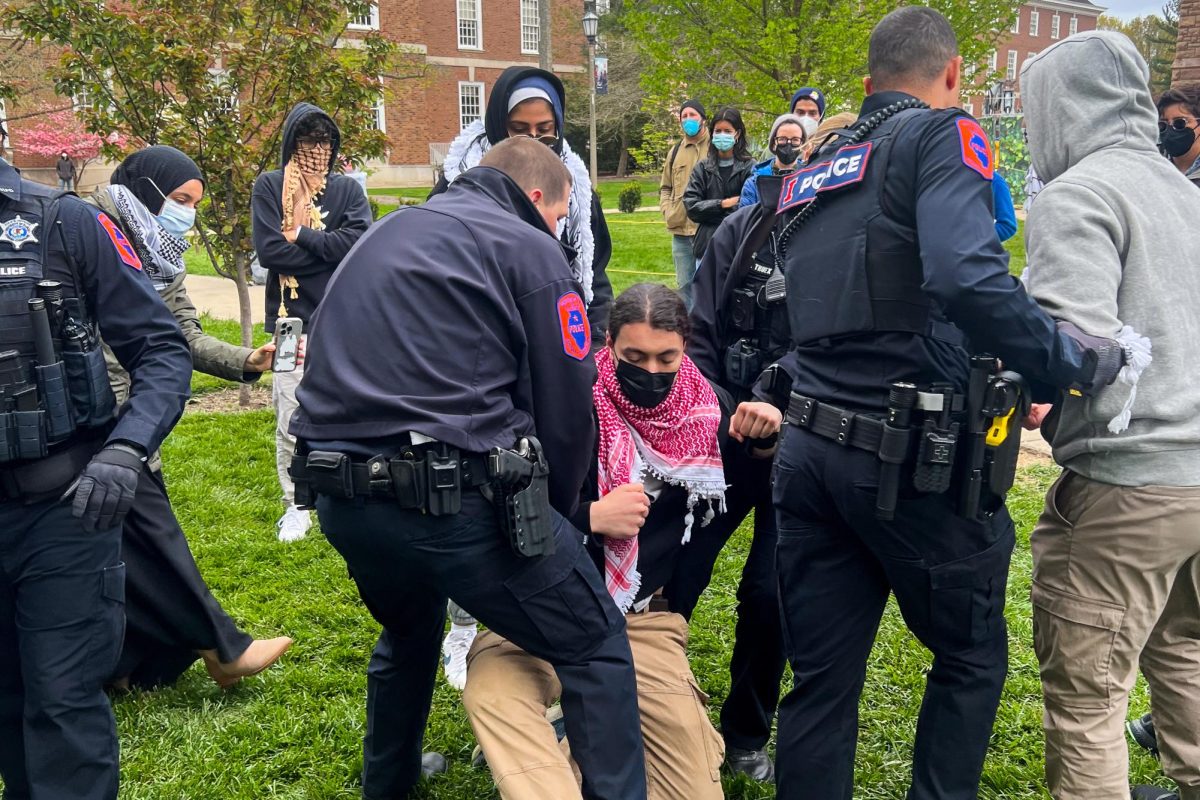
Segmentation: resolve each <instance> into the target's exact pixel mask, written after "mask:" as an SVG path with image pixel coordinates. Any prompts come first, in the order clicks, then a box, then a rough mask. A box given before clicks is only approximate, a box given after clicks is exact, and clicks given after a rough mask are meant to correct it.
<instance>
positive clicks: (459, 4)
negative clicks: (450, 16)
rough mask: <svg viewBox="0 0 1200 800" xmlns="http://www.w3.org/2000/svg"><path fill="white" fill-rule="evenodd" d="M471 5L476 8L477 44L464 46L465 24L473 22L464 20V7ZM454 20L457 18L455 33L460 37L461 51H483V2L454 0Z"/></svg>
mask: <svg viewBox="0 0 1200 800" xmlns="http://www.w3.org/2000/svg"><path fill="white" fill-rule="evenodd" d="M464 4H471V5H474V6H475V20H474V22H475V43H474V44H463V23H464V22H467V23H469V22H471V20H464V19H463V16H462V11H463V5H464ZM454 18H455V22H456V25H455V33H456V35H457V36H458V49H459V50H482V49H483V0H454Z"/></svg>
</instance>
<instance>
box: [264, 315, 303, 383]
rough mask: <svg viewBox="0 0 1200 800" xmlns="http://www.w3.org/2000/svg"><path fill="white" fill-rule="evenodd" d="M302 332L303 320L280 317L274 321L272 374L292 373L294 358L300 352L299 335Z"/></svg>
mask: <svg viewBox="0 0 1200 800" xmlns="http://www.w3.org/2000/svg"><path fill="white" fill-rule="evenodd" d="M303 332H304V320H302V319H300V318H298V317H280V318H279V319H277V320H275V360H274V362H273V363H272V364H271V369H272V370H273V371H274V372H294V371H295V370H296V357H297V354H298V353H299V351H300V334H301V333H303Z"/></svg>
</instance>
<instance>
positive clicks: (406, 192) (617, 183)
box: [369, 175, 658, 211]
mask: <svg viewBox="0 0 1200 800" xmlns="http://www.w3.org/2000/svg"><path fill="white" fill-rule="evenodd" d="M629 181H637V182H638V183H640V184H641V186H642V205H644V206H656V205H658V176H657V175H654V176H645V175H636V176H630V177H628V178H601V179H600V185H599V188H598V191H599V192H600V202H601V205H602V206H603V207H604V208H605V209H606V210H607V209H610V208H611V209H613V210H614V211H615V210H616V208H617V195H619V194H620V193H621V187H622V186H624V185H625V184H626V183H628V182H629ZM369 193H370V194H371V195H387V196H390V197H403V198H405V199H408V200H424V199H425V196H426V195H428V194H429V189H428V188H427V187H415V188H414V187H407V188H403V189H376V188H374V187H372V188H371V189H370V191H369Z"/></svg>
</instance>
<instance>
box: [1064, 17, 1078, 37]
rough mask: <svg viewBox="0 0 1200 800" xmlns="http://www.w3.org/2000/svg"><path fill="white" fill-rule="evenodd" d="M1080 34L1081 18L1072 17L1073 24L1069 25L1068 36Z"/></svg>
mask: <svg viewBox="0 0 1200 800" xmlns="http://www.w3.org/2000/svg"><path fill="white" fill-rule="evenodd" d="M1077 33H1079V18H1078V17H1071V22H1070V23H1069V24H1068V25H1067V35H1068V36H1074V35H1075V34H1077Z"/></svg>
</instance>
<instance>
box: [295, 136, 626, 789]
mask: <svg viewBox="0 0 1200 800" xmlns="http://www.w3.org/2000/svg"><path fill="white" fill-rule="evenodd" d="M569 184H570V173H569V172H568V171H567V169H566V168H565V167H564V166H563V164H562V161H561V160H560V159H559V158H558V156H557V155H556V154H555V153H554V152H553V151H552V150H551V149H550V148H548V147H546V146H544V145H542V144H540V143H539V142H537V141H534V140H533V139H530V138H527V137H514V138H512V139H508V140H505V141H502V142H499V143H497V144H496V145H495V146H494V147H492V148H491V149H490V150H489V151H488V153H487V154H486V155H485V156H484V157H483V158H482V160H481V161H480V165H479V166H478V167H476V168H474V169H471V170H469V171H467V172H465V173H464V174H463V175H461V176H460V177H459V178H458V179H457V180H456V181H454V183H452V184H451V185H450V187H449V188H448V189H447V190H446V191H445V192H444V193H442V194H440V195H438V196H436V197H434V198H432V199H431V200H430V201H429V202H428V203H426V205H425V206H422V207H420V208H414V209H408V210H405V211H402V212H400V213H398V214H393V215H391V216H389V217H388V218H387V219H386V220H385V221H383V222H382V223H380V224H379V225H377V226H375V227H374V228H372V229H371V230H370V231H368V232H367V234H366V235H365V236H364V237H363V238H362V239H361V240H360V242H359V243H358V245H356V246H355V248H354V249H353V250H352V251H351V252H350V254H349V255H348V256H347V257H346V260H345V261H344V262H343V263H342V266H341V268H340V269H339V271H338V273H337V275H335V276H334V278H333V280H332V282H331V283H330V285H329V290H328V292H327V293H326V295H325V299H324V300H323V302H322V304H321V307H320V309H319V310H318V311H317V321H315V322H314V326H313V328H314V330H315V331H316V334H315V335H314V336H313V338H312V339H311V340H310V341H309V350H308V354H307V361H308V367H307V373H306V375H305V376H304V380H303V381H302V383H301V385H300V389H299V391H298V393H297V397H298V398H299V401H300V410H299V411H298V412H297V414H296V417H295V420H294V421H293V423H292V432H293V433H294V434H295V435H296V436H297V437H299V439H300V440H301V443H302V446H301V449H300V453H299V454H298V456H297V460H296V461H295V462H294V466H293V472H294V476H295V477H296V479H297V486H298V487H300V488H301V489H302V490H305V491H313V492H315V493H316V509H317V513H318V515H319V517H320V521H321V528H322V530H323V531H324V532H325V535H326V536H327V537H328V538H329V541H330V543H331V544H332V545H333V546H334V547H335V548H336V549H337V550H338V552H339V553H341V554H342V556H343V557H344V558H345V559H346V563H347V564H348V565H349V568H350V572H351V574H352V576H353V578H354V580H355V582H356V583H357V585H358V589H359V593H360V594H361V596H362V598H363V602H364V603H365V604H366V605H367V608H368V609H370V611H371V613H372V615H373V616H374V617H375V618H376V620H378V621H379V622H380V624H381V625H382V626H383V632H382V634H381V635H380V637H379V641H378V643H377V644H376V646H375V650H374V653H373V654H372V656H371V664H370V667H369V668H368V671H367V686H368V688H367V696H368V700H367V702H368V706H367V708H368V710H367V735H366V740H365V744H364V758H363V777H362V783H363V796H364V797H368V798H396V797H402V796H404V795H405V793H407V792H408V791H409V789H410V788H412V786H413V785H414V784H415V783H416V781H417V779H418V777H419V775H420V767H421V738H422V733H423V731H424V728H425V721H426V718H427V716H428V714H429V707H430V700H431V697H432V694H433V686H434V678H435V675H436V671H437V663H438V646H439V641H440V639H441V635H442V632H443V625H444V620H445V609H446V599H447V596H448V595H449V596H452V597H454V599H455V600H456V601H457V602H458V603H459V604H460V605H461V606H462V607H463V608H464V609H465V610H466V611H467V612H468V613H470V614H471V615H473V616H475V617H476V618H478V619H479V620H481V621H482V622H483V623H484V624H486V625H487V626H488V627H489V628H490V629H492V630H493V631H495V632H496V633H497V634H499V635H500V636H503V637H504V638H506V639H508V640H509V641H512V642H513V643H514V644H516V645H517V646H519V647H520V648H522V649H524V650H526V651H528V652H529V653H532V654H533V655H535V656H537V657H539V658H542V659H545V660H546V661H548V662H550V663H551V664H552V665H553V666H554V668H555V670H556V672H557V673H558V677H559V680H560V681H561V683H562V686H563V696H562V705H563V711H564V716H565V719H566V727H567V733H568V735H569V737H570V740H571V751H572V755H573V756H574V757H575V759H576V761H577V762H578V764H579V767H580V770H581V772H582V773H583V794H584V796H585V797H588V798H612V800H618V799H619V800H630V799H631V798H632V799H633V800H637V798H644V797H645V796H646V786H645V766H644V758H643V755H642V742H641V737H640V733H639V719H638V710H637V692H636V689H635V686H634V673H633V663H632V657H631V655H630V649H629V643H628V640H627V639H626V637H625V630H624V618H623V617H622V615H621V614H620V613H619V612H618V611H617V608H616V606H615V605H614V604H613V602H612V600H611V598H610V596H609V594H608V592H607V590H606V589H605V587H604V584H603V582H602V581H601V579H600V577H599V574H598V573H597V571H596V569H595V567H594V566H593V565H592V564H591V563H590V562H589V557H588V555H587V553H586V551H585V549H584V547H583V538H582V535H581V534H580V533H579V532H578V531H576V530H575V529H574V528H572V527H570V525H569V524H568V523H566V522H565V521H564V520H563V518H562V517H563V516H566V515H569V514H570V513H571V512H572V511H573V509H574V507H575V504H576V503H577V502H578V498H579V496H580V489H581V487H582V485H583V481H584V480H585V478H586V475H587V472H588V468H589V465H590V460H591V453H592V452H593V450H592V444H591V443H592V439H593V437H594V435H595V430H594V424H593V422H592V412H591V402H592V400H591V388H592V383H593V381H594V379H595V366H594V364H593V361H592V359H591V358H590V357H589V353H590V350H591V329H590V326H589V324H588V320H587V313H586V308H585V306H584V302H583V298H582V296H581V294H580V289H579V284H578V282H577V281H576V280H575V279H574V278H573V277H572V274H571V271H570V267H569V266H568V263H567V260H566V256H565V253H564V250H563V248H562V246H561V245H560V244H559V243H558V242H557V241H556V239H555V238H554V236H553V233H552V232H553V231H554V230H555V225H556V223H557V222H558V220H559V219H561V218H562V217H563V216H565V215H566V213H567V199H568V196H569ZM526 437H533V439H532V440H530V439H527V438H526ZM518 440H524V441H520V442H519V441H518ZM538 449H540V450H541V452H542V454H543V458H541V459H539V458H537V455H536V452H535V451H536V450H538ZM492 456H494V459H493V458H492ZM543 459H544V461H543ZM501 464H504V465H505V466H503V467H501ZM526 464H528V465H529V466H530V467H531V468H532V467H534V465H535V464H536V468H535V469H533V470H532V471H531V472H529V473H528V475H529V476H531V477H522V478H521V479H519V480H517V481H512V480H510V479H509V478H507V477H505V474H504V473H506V472H507V471H508V470H509V469H510V468H512V469H513V470H514V471H516V470H517V469H519V468H521V467H523V466H524V465H526ZM543 464H548V467H549V475H548V478H547V477H546V476H545V473H544V470H543ZM547 497H548V504H547V503H546V498H547ZM551 508H553V511H552V510H551ZM551 551H552V552H551Z"/></svg>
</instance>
